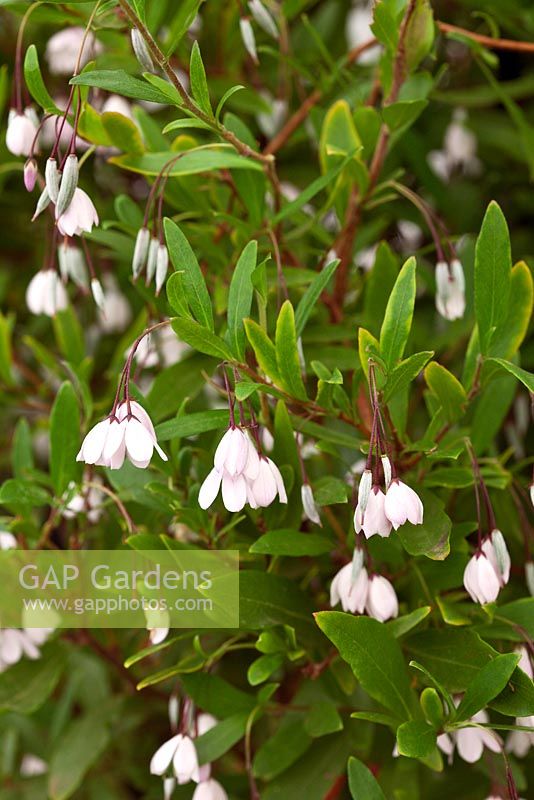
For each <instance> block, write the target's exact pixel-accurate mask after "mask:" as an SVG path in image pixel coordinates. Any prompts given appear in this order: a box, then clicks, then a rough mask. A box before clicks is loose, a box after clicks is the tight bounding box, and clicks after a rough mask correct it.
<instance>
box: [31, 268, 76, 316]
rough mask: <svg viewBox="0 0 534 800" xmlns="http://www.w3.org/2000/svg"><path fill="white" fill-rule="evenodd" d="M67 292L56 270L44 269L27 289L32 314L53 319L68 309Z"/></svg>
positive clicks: (35, 276)
mask: <svg viewBox="0 0 534 800" xmlns="http://www.w3.org/2000/svg"><path fill="white" fill-rule="evenodd" d="M67 303H68V299H67V292H66V291H65V287H64V286H63V284H62V282H61V279H60V277H59V275H58V274H57V272H56V271H55V269H44V270H41V271H40V272H38V273H37V274H36V275H34V276H33V278H32V279H31V281H30V282H29V284H28V288H27V289H26V305H27V306H28V308H29V309H30V311H31V312H32V314H46V316H48V317H53V316H54V315H55V314H56V312H57V311H63V310H64V309H65V308H67Z"/></svg>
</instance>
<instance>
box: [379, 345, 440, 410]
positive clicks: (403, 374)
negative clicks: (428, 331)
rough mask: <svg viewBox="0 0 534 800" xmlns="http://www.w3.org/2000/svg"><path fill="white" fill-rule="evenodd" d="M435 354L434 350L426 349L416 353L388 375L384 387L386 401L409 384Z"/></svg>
mask: <svg viewBox="0 0 534 800" xmlns="http://www.w3.org/2000/svg"><path fill="white" fill-rule="evenodd" d="M433 355H434V351H433V350H426V351H423V352H421V353H414V355H413V356H409V357H408V358H405V359H404V361H401V362H400V364H398V365H397V366H396V367H395V368H394V370H393V371H392V372H390V373H389V375H388V377H387V380H386V384H385V386H384V389H383V399H384V403H387V402H389V400H391V398H392V397H395V395H396V394H399V393H400V392H402V390H403V389H405V388H406V387H407V386H409V385H410V383H411V382H412V381H414V380H415V379H416V378H417V376H418V375H419V373H420V372H421V370H422V369H423V367H424V366H425V364H426V363H427V362H428V361H430V359H431V358H432V356H433Z"/></svg>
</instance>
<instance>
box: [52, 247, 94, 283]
mask: <svg viewBox="0 0 534 800" xmlns="http://www.w3.org/2000/svg"><path fill="white" fill-rule="evenodd" d="M57 260H58V263H59V271H60V273H61V277H62V278H63V281H64V282H65V283H66V282H67V281H68V280H69V278H70V279H71V280H72V281H74V283H75V284H76V285H77V286H80V287H81V288H82V289H87V286H88V279H87V267H86V264H85V258H84V255H83V253H82V251H81V250H80V248H79V247H70V246H69V245H68V244H67V243H66V242H61V244H60V245H59V247H58V249H57Z"/></svg>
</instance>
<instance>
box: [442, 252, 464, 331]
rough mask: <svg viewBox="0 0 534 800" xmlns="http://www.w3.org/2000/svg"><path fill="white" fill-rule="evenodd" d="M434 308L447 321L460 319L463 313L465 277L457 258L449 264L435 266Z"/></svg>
mask: <svg viewBox="0 0 534 800" xmlns="http://www.w3.org/2000/svg"><path fill="white" fill-rule="evenodd" d="M436 308H437V310H438V311H439V313H440V314H441V316H442V317H445V319H448V320H454V319H460V318H461V317H463V315H464V312H465V277H464V271H463V269H462V265H461V263H460V262H459V261H458V259H457V258H455V259H453V260H452V261H451V263H450V265H449V264H447V263H446V262H445V261H439V262H438V263H437V264H436Z"/></svg>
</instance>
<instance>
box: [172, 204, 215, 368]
mask: <svg viewBox="0 0 534 800" xmlns="http://www.w3.org/2000/svg"><path fill="white" fill-rule="evenodd" d="M163 225H164V228H165V240H166V242H167V247H168V248H169V255H170V257H171V261H172V264H173V266H174V269H175V270H176V271H177V272H181V273H183V285H184V291H185V296H186V299H187V302H188V304H189V307H190V309H191V311H192V313H193V316H194V317H195V319H196V320H197V321H198V322H199V323H200V324H201V325H203V326H204V327H205V328H208V329H209V330H210V331H213V311H212V307H211V299H210V295H209V292H208V289H207V286H206V281H205V280H204V275H203V274H202V270H201V269H200V266H199V263H198V261H197V257H196V255H195V253H194V252H193V248H192V247H191V245H190V244H189V242H188V241H187V239H186V237H185V236H184V234H183V233H182V231H181V230H180V228H179V227H178V225H177V224H176V223H175V222H173V221H172V219H169V218H168V217H166V218H165V220H164V222H163ZM202 352H206V351H205V350H203V351H202ZM210 355H212V354H211V353H210Z"/></svg>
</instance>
